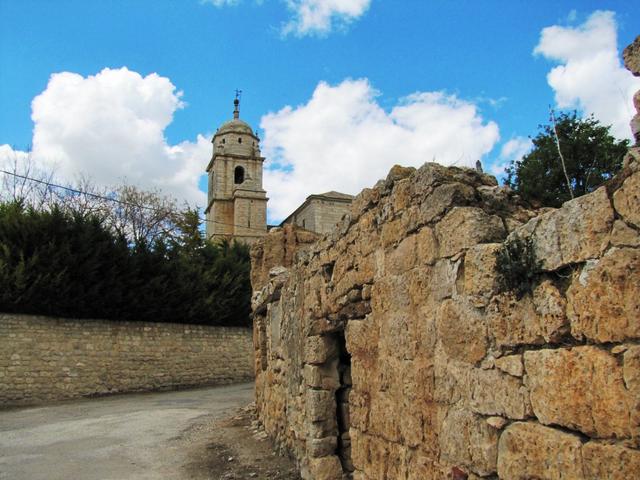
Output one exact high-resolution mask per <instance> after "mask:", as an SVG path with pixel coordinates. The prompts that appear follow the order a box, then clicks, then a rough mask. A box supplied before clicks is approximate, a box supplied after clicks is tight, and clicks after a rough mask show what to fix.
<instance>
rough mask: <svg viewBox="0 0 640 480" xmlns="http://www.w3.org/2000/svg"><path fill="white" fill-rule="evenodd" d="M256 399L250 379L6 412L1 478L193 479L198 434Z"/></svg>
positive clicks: (0, 434)
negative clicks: (191, 461)
mask: <svg viewBox="0 0 640 480" xmlns="http://www.w3.org/2000/svg"><path fill="white" fill-rule="evenodd" d="M252 400H253V383H245V384H240V385H230V386H222V387H214V388H206V389H198V390H186V391H180V392H162V393H146V394H131V395H118V396H112V397H104V398H96V399H86V400H79V401H73V402H65V403H58V404H55V405H52V406H45V407H31V408H22V409H15V410H4V411H0V479H1V480H40V479H42V480H45V479H46V480H160V479H171V480H175V479H187V478H190V477H189V475H188V474H186V473H185V464H186V462H188V459H187V454H188V450H189V448H188V443H189V442H190V441H192V440H191V438H194V437H197V435H192V434H191V432H192V431H195V430H197V429H198V428H199V426H202V425H205V424H207V423H208V422H211V421H213V420H214V419H216V418H220V417H221V416H223V415H224V414H225V413H229V412H230V411H232V410H234V409H236V408H237V407H240V406H243V405H247V404H248V403H250V402H251V401H252Z"/></svg>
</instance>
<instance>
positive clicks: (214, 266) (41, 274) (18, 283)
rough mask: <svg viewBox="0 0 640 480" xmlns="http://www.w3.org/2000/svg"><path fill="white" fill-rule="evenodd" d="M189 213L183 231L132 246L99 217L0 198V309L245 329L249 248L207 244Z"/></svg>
mask: <svg viewBox="0 0 640 480" xmlns="http://www.w3.org/2000/svg"><path fill="white" fill-rule="evenodd" d="M189 215H191V217H190V218H189ZM194 219H197V214H195V213H194V212H193V211H191V212H187V213H186V214H185V220H187V224H186V225H182V228H183V230H182V231H183V235H182V237H180V236H178V237H176V236H172V237H171V238H167V239H163V240H159V241H156V242H154V244H152V245H148V244H146V243H145V242H144V241H139V242H137V243H134V244H132V243H131V242H130V241H128V240H127V239H126V238H124V237H123V236H121V235H118V234H116V233H114V232H113V231H112V230H110V229H109V228H107V227H106V226H105V225H104V224H103V221H102V220H101V219H100V218H99V217H96V216H91V215H86V214H78V213H73V212H70V211H63V210H62V209H61V208H58V207H56V206H53V207H52V208H49V209H48V210H46V211H38V210H35V209H33V208H26V207H23V206H22V205H21V204H20V203H8V204H0V311H4V312H8V313H9V312H10V313H30V314H42V315H53V316H64V317H77V318H106V319H119V320H139V321H155V322H181V323H200V324H208V325H248V324H249V323H250V320H249V313H250V296H251V287H250V283H249V269H250V263H249V253H248V249H247V247H245V246H243V245H239V244H229V243H220V244H212V243H209V242H205V241H204V240H203V239H202V238H201V237H200V236H199V234H197V220H194ZM188 220H191V221H190V222H189V221H188ZM189 227H190V228H191V230H190V229H189ZM194 227H195V230H194Z"/></svg>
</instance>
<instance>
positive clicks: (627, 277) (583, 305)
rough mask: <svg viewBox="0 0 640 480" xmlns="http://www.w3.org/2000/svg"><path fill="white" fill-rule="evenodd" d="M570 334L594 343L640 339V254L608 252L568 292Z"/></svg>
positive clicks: (620, 251)
mask: <svg viewBox="0 0 640 480" xmlns="http://www.w3.org/2000/svg"><path fill="white" fill-rule="evenodd" d="M567 301H568V305H567V315H568V317H569V319H570V321H571V334H572V335H573V336H574V337H577V338H582V337H586V338H588V339H590V340H593V341H596V342H613V341H621V340H625V339H637V338H640V315H638V312H639V311H640V251H638V250H635V249H615V250H610V251H609V252H608V253H607V254H606V255H605V256H604V257H603V258H602V259H601V260H600V261H598V262H597V263H595V264H591V265H589V264H588V265H587V266H586V267H585V268H584V269H583V271H582V273H581V275H580V276H579V278H578V279H576V280H574V281H573V283H572V284H571V287H570V288H569V290H568V291H567Z"/></svg>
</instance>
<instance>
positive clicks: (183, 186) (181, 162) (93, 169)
mask: <svg viewBox="0 0 640 480" xmlns="http://www.w3.org/2000/svg"><path fill="white" fill-rule="evenodd" d="M181 96H182V92H179V91H176V87H175V86H174V85H173V84H172V83H171V81H170V80H169V79H168V78H165V77H161V76H159V75H157V74H155V73H153V74H150V75H147V76H146V77H142V76H141V75H140V74H138V73H136V72H132V71H130V70H128V69H127V68H120V69H109V68H105V69H104V70H102V71H101V72H100V73H98V74H96V75H91V76H88V77H83V76H81V75H78V74H75V73H69V72H63V73H57V74H54V75H52V76H51V78H50V80H49V83H48V85H47V88H46V89H45V90H44V91H43V92H42V93H41V94H40V95H38V96H37V97H36V98H34V100H33V102H32V115H31V118H32V120H33V122H34V130H33V141H32V145H33V147H32V158H33V160H34V161H35V162H36V164H37V165H39V166H41V167H44V168H46V169H54V171H55V173H56V175H57V176H59V177H62V178H65V179H67V180H71V179H73V178H75V177H77V176H78V175H80V174H85V175H89V176H90V177H91V179H92V180H93V181H94V182H95V183H96V184H99V185H115V184H118V183H122V182H123V181H127V182H128V183H132V184H136V185H139V186H141V187H144V188H161V189H162V190H163V191H166V192H167V193H170V194H172V195H174V196H175V197H176V198H178V199H179V200H183V199H184V200H187V201H189V202H190V203H192V204H193V203H197V204H198V205H203V204H204V203H205V196H204V194H203V193H202V192H201V191H200V190H199V189H198V179H199V177H200V175H201V174H202V170H203V165H204V164H205V163H206V161H207V159H208V157H209V156H210V154H211V144H210V143H209V142H208V140H207V139H206V138H205V137H203V136H202V135H198V137H197V139H196V141H195V142H189V141H185V142H182V143H180V144H178V145H169V144H168V143H167V141H166V138H165V137H164V130H165V128H166V127H167V126H168V125H169V124H170V123H171V121H172V120H173V114H174V112H175V111H176V110H177V109H180V108H183V106H184V104H183V103H182V101H181V99H180V98H181ZM0 153H1V154H2V155H1V156H2V157H4V158H5V160H6V158H9V157H10V156H11V154H13V155H15V154H16V153H18V154H20V152H13V151H11V149H10V148H9V147H8V146H3V148H2V149H0Z"/></svg>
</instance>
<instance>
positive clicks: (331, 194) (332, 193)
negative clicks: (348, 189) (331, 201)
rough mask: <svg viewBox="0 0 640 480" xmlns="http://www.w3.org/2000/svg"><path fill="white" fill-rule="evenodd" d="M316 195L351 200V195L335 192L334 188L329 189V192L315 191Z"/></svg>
mask: <svg viewBox="0 0 640 480" xmlns="http://www.w3.org/2000/svg"><path fill="white" fill-rule="evenodd" d="M316 196H318V197H327V198H335V199H340V200H353V195H349V194H348V193H340V192H336V191H335V190H331V191H330V192H324V193H317V194H316Z"/></svg>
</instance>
